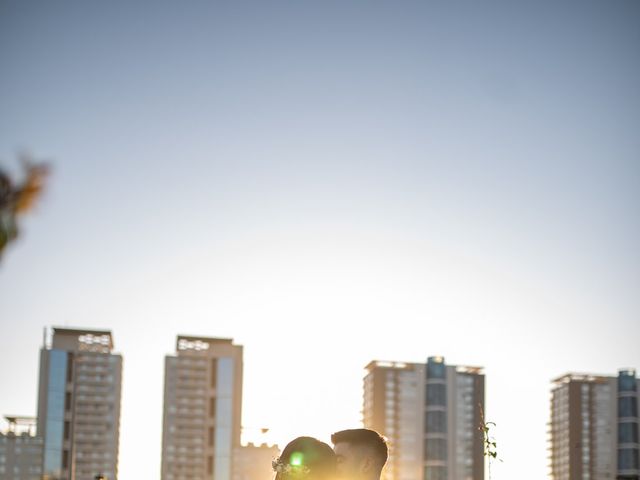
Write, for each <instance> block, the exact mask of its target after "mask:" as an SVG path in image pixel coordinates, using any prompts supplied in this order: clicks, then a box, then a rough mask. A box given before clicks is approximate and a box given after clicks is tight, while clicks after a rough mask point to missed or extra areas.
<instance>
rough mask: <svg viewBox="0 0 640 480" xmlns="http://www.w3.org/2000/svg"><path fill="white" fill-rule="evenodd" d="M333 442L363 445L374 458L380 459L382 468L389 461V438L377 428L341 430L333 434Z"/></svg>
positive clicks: (379, 463) (379, 462)
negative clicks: (376, 429) (377, 430)
mask: <svg viewBox="0 0 640 480" xmlns="http://www.w3.org/2000/svg"><path fill="white" fill-rule="evenodd" d="M331 441H332V442H333V444H334V445H335V444H337V443H341V442H344V443H348V444H350V445H356V446H363V447H366V448H368V449H369V450H370V451H371V452H372V453H373V456H374V458H375V459H376V460H377V461H378V465H379V466H380V470H382V467H384V464H385V463H387V458H389V446H388V445H387V440H386V439H385V438H384V437H383V436H382V435H380V434H379V433H378V432H376V431H375V430H369V429H368V428H354V429H352V430H341V431H340V432H336V433H334V434H333V435H331Z"/></svg>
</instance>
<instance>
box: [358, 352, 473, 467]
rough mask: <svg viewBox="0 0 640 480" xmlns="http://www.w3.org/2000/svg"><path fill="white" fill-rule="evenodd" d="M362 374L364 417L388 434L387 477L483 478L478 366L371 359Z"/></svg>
mask: <svg viewBox="0 0 640 480" xmlns="http://www.w3.org/2000/svg"><path fill="white" fill-rule="evenodd" d="M366 370H367V373H366V376H365V378H364V408H363V423H364V426H365V427H366V428H371V429H373V430H376V431H378V432H380V433H382V434H383V435H385V436H386V437H387V439H388V440H389V444H390V456H389V461H388V463H387V467H386V468H385V472H384V477H385V480H483V479H484V455H483V453H484V450H483V434H482V431H481V430H480V428H479V427H480V426H481V424H482V421H483V420H482V415H483V413H482V412H483V411H484V373H483V371H482V369H481V368H479V367H465V366H455V365H446V364H445V363H444V359H443V358H442V357H430V358H429V359H428V361H427V363H426V364H421V363H403V362H380V361H373V362H371V363H370V364H369V365H367V367H366Z"/></svg>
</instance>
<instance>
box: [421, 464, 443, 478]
mask: <svg viewBox="0 0 640 480" xmlns="http://www.w3.org/2000/svg"><path fill="white" fill-rule="evenodd" d="M424 478H425V480H447V468H446V467H426V468H425V469H424Z"/></svg>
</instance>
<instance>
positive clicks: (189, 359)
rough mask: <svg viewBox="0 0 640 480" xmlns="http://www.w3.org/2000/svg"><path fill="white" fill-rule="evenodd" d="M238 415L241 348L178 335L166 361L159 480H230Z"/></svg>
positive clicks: (224, 341) (230, 342) (237, 438)
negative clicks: (173, 353)
mask: <svg viewBox="0 0 640 480" xmlns="http://www.w3.org/2000/svg"><path fill="white" fill-rule="evenodd" d="M241 415H242V346H240V345H234V344H233V340H232V339H226V338H208V337H190V336H178V338H177V341H176V353H175V355H168V356H167V357H166V358H165V385H164V419H163V433H162V473H161V475H162V477H161V478H162V480H205V479H206V480H212V479H213V480H232V468H233V460H234V459H233V457H234V449H235V448H236V447H239V446H240V428H241V427H240V421H241Z"/></svg>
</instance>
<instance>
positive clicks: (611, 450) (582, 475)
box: [549, 370, 640, 480]
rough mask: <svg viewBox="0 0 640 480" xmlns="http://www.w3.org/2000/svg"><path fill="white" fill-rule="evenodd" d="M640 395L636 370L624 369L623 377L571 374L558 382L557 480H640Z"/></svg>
mask: <svg viewBox="0 0 640 480" xmlns="http://www.w3.org/2000/svg"><path fill="white" fill-rule="evenodd" d="M639 391H640V380H638V379H636V373H635V370H620V372H618V376H617V377H608V376H600V375H589V374H575V373H570V374H567V375H563V376H562V377H559V378H557V379H555V380H553V384H552V390H551V421H550V424H549V442H550V448H549V451H550V468H551V478H552V479H553V480H578V479H580V480H583V479H588V480H605V479H606V480H613V479H618V480H623V479H624V480H638V478H639V474H640V462H639V458H638V451H639V444H638V422H639V420H640V419H639V417H638V392H639Z"/></svg>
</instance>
